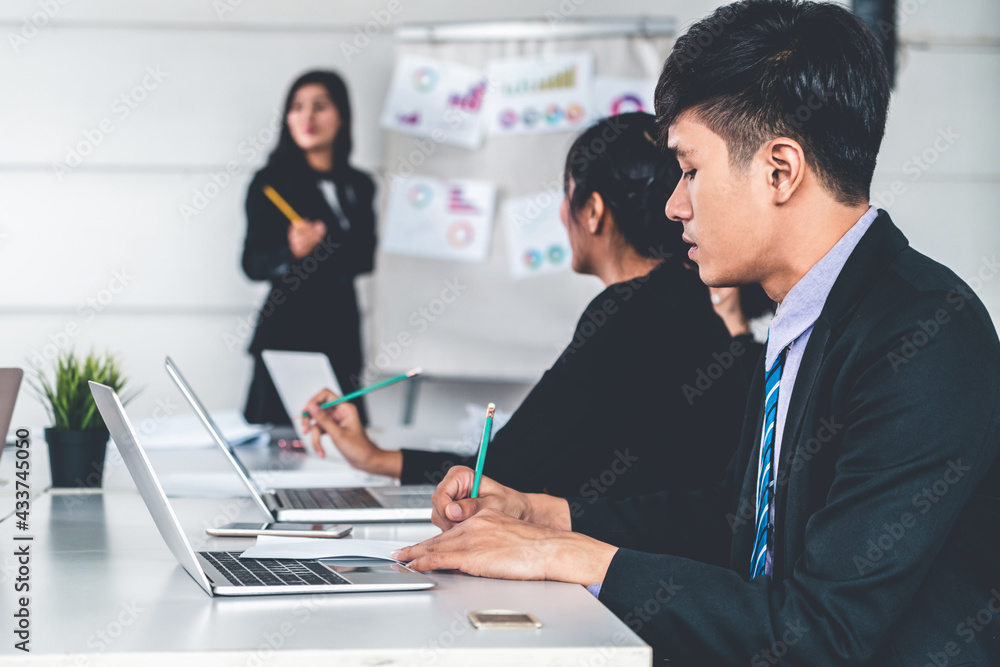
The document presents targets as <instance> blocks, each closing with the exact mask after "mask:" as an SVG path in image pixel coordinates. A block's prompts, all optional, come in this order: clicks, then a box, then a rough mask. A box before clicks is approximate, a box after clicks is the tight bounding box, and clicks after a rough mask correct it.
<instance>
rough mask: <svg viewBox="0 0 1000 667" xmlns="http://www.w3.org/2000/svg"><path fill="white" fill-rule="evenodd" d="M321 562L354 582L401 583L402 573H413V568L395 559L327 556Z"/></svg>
mask: <svg viewBox="0 0 1000 667" xmlns="http://www.w3.org/2000/svg"><path fill="white" fill-rule="evenodd" d="M319 562H320V564H321V565H323V566H324V567H326V568H327V569H329V570H332V571H333V572H336V573H337V574H339V575H340V576H342V577H343V578H344V579H347V580H348V581H349V582H351V583H352V584H383V583H384V584H392V583H399V576H400V575H401V574H403V575H410V574H413V572H412V570H407V569H406V568H405V567H403V566H402V565H400V564H399V563H396V562H395V561H390V560H379V559H377V558H358V559H349V558H325V559H320V561H319Z"/></svg>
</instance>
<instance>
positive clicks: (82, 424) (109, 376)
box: [32, 350, 138, 431]
mask: <svg viewBox="0 0 1000 667" xmlns="http://www.w3.org/2000/svg"><path fill="white" fill-rule="evenodd" d="M90 380H93V381H94V382H100V383H101V384H105V385H108V386H109V387H111V388H112V389H114V390H115V391H116V392H118V393H119V394H122V389H123V388H124V387H125V384H126V382H127V379H126V378H125V376H124V375H123V374H122V370H121V363H120V362H119V360H118V359H117V358H116V357H114V356H112V355H109V354H107V353H105V354H104V355H103V356H100V355H96V354H94V353H93V352H91V353H90V354H88V355H87V356H85V357H79V356H77V355H76V353H75V352H73V351H72V350H70V351H69V352H64V353H61V354H60V355H59V357H58V358H57V359H56V361H55V379H54V380H52V381H49V378H48V377H47V376H46V375H45V374H43V373H42V372H40V371H39V373H38V379H37V382H32V388H33V389H34V390H35V393H36V394H37V395H38V400H40V401H41V402H42V405H43V406H44V407H45V411H46V412H47V413H48V415H49V418H50V419H51V420H52V425H53V428H57V429H61V430H66V431H86V430H90V429H103V428H105V426H104V420H103V419H101V414H100V413H99V412H98V411H97V404H96V403H94V397H93V396H92V395H91V393H90V386H89V385H88V384H87V382H88V381H90ZM137 395H138V392H131V393H129V394H127V395H122V403H123V404H128V403H129V401H131V400H132V399H134V398H135V397H136V396H137Z"/></svg>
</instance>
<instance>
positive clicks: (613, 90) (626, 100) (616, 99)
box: [594, 76, 656, 119]
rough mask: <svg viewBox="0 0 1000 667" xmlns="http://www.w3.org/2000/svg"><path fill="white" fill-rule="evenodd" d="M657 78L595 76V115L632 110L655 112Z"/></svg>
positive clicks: (603, 115) (601, 115) (614, 114)
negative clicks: (654, 93)
mask: <svg viewBox="0 0 1000 667" xmlns="http://www.w3.org/2000/svg"><path fill="white" fill-rule="evenodd" d="M655 89H656V80H655V79H630V78H625V77H617V76H598V77H594V113H595V114H596V115H595V116H594V118H595V119H597V118H604V117H605V116H617V115H618V114H620V113H628V112H630V111H645V112H646V113H653V91H654V90H655Z"/></svg>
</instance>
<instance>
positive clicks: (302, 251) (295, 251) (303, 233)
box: [288, 220, 326, 259]
mask: <svg viewBox="0 0 1000 667" xmlns="http://www.w3.org/2000/svg"><path fill="white" fill-rule="evenodd" d="M325 236H326V225H325V224H323V223H322V222H321V221H319V220H317V221H315V222H313V221H311V220H303V221H301V224H298V225H289V227H288V247H289V248H290V249H291V251H292V255H293V256H294V257H295V259H303V258H305V257H308V256H309V254H310V253H311V252H312V251H313V250H315V249H316V246H318V245H319V244H320V243H322V242H323V238H324V237H325Z"/></svg>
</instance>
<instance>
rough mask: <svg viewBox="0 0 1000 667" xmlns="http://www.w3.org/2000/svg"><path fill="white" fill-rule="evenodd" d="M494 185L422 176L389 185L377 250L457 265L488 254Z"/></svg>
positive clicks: (403, 179) (484, 182) (484, 257)
mask: <svg viewBox="0 0 1000 667" xmlns="http://www.w3.org/2000/svg"><path fill="white" fill-rule="evenodd" d="M495 200H496V186H495V185H494V184H493V183H491V182H489V181H478V180H468V179H465V180H441V179H437V178H430V177H426V176H414V177H410V178H400V179H397V180H396V181H394V182H393V189H392V191H391V192H390V193H389V204H388V207H387V208H386V216H385V228H384V230H383V232H382V241H381V247H382V250H383V251H385V252H390V253H394V254H397V255H411V256H414V257H428V258H432V259H446V260H454V261H459V262H484V261H486V258H487V256H488V255H489V244H490V235H491V233H492V229H493V207H494V204H495Z"/></svg>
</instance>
